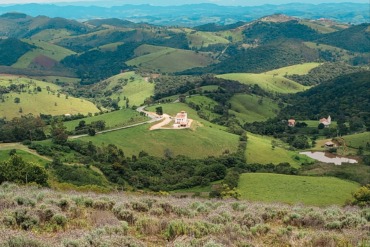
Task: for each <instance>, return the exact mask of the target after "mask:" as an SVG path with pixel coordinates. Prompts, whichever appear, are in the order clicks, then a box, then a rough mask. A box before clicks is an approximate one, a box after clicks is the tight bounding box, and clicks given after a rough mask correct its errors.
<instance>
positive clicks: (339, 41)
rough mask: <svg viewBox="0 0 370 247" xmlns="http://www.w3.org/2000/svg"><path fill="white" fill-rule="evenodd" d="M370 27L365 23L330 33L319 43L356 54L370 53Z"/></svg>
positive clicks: (319, 40)
mask: <svg viewBox="0 0 370 247" xmlns="http://www.w3.org/2000/svg"><path fill="white" fill-rule="evenodd" d="M369 26H370V24H369V23H363V24H360V25H356V26H351V27H349V28H346V29H343V30H341V31H338V32H333V33H328V34H325V35H324V36H323V37H322V38H320V39H318V40H317V42H319V43H324V44H328V45H332V46H336V47H339V48H343V49H346V50H349V51H354V52H369V51H370V46H369V40H370V33H369V32H368V31H367V30H368V28H369Z"/></svg>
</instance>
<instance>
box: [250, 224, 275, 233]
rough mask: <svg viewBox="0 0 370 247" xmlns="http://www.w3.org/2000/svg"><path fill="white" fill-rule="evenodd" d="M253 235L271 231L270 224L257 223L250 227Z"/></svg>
mask: <svg viewBox="0 0 370 247" xmlns="http://www.w3.org/2000/svg"><path fill="white" fill-rule="evenodd" d="M250 230H251V233H252V234H253V235H264V234H266V233H268V232H269V231H270V226H269V225H267V224H257V225H255V226H253V227H251V228H250Z"/></svg>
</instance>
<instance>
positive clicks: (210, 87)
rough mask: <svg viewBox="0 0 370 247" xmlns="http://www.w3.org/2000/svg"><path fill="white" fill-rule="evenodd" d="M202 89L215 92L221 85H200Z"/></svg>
mask: <svg viewBox="0 0 370 247" xmlns="http://www.w3.org/2000/svg"><path fill="white" fill-rule="evenodd" d="M200 88H201V89H202V91H203V92H204V91H208V92H214V91H216V90H217V89H218V88H219V86H218V85H207V86H203V87H200Z"/></svg>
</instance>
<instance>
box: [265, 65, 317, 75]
mask: <svg viewBox="0 0 370 247" xmlns="http://www.w3.org/2000/svg"><path fill="white" fill-rule="evenodd" d="M320 65H321V63H303V64H296V65H291V66H287V67H283V68H279V69H274V70H270V71H267V72H265V73H264V74H267V75H275V76H285V75H306V74H308V72H310V70H312V69H314V68H316V67H318V66H320Z"/></svg>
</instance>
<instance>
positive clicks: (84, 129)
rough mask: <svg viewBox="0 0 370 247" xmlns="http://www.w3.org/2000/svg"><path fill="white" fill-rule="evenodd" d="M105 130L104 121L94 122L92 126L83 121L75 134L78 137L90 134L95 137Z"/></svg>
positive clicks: (76, 128)
mask: <svg viewBox="0 0 370 247" xmlns="http://www.w3.org/2000/svg"><path fill="white" fill-rule="evenodd" d="M104 129H105V121H104V120H98V121H93V122H91V123H90V124H86V121H85V120H81V121H80V122H79V123H78V125H77V126H76V127H75V131H74V134H76V135H80V134H89V135H91V136H94V135H95V133H96V132H97V131H102V130H104Z"/></svg>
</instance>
